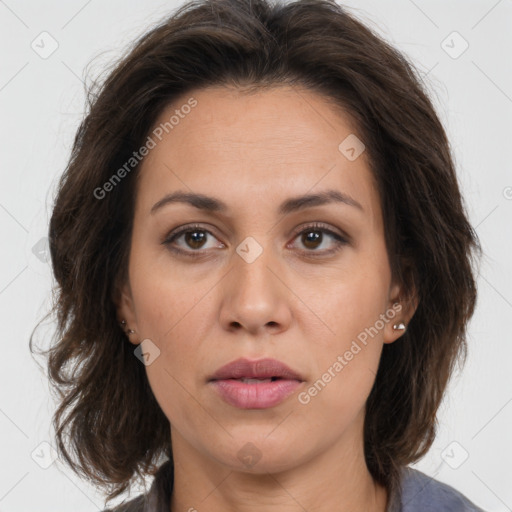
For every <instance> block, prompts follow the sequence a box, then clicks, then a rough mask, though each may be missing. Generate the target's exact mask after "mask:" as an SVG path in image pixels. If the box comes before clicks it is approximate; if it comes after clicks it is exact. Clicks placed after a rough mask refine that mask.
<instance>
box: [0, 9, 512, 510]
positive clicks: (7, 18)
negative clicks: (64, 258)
mask: <svg viewBox="0 0 512 512" xmlns="http://www.w3.org/2000/svg"><path fill="white" fill-rule="evenodd" d="M180 4H181V2H176V1H175V0H174V1H169V2H163V1H157V0H147V1H146V2H144V6H142V5H141V3H140V2H135V1H133V0H131V1H127V0H114V1H113V0H111V1H110V2H108V3H106V2H99V1H98V0H90V1H88V2H87V1H82V0H74V1H68V2H63V1H62V2H58V1H55V0H54V1H47V2H36V1H35V0H32V1H21V0H6V1H2V0H0V37H1V40H2V53H1V55H2V65H1V67H0V109H1V111H0V112H1V113H0V119H1V123H0V129H1V140H2V148H3V150H2V152H1V164H0V169H1V173H2V174H1V178H2V180H1V185H2V186H1V187H0V225H1V228H2V242H1V244H2V251H1V260H0V311H1V315H2V321H1V326H0V328H1V333H2V348H3V358H2V359H1V363H0V364H1V375H2V385H1V386H0V432H1V434H2V435H1V438H0V447H1V448H0V450H1V452H0V453H1V454H0V460H1V461H2V464H1V468H0V512H7V511H13V512H14V511H27V510H38V511H40V512H43V511H52V512H54V511H56V510H62V511H64V510H67V511H69V510H73V511H76V512H79V511H95V510H99V509H101V508H102V506H103V500H102V496H101V495H100V494H99V493H98V492H97V491H96V490H95V489H94V488H93V487H91V486H89V485H87V484H86V483H85V482H83V481H81V480H80V479H79V478H77V477H76V476H75V475H74V474H72V473H71V471H70V470H69V469H68V468H67V467H65V466H63V465H62V464H60V462H59V461H58V460H57V461H55V462H54V463H53V464H51V465H50V466H49V467H48V468H47V469H43V468H42V467H41V465H46V464H49V463H50V462H51V460H52V459H51V450H50V449H49V446H48V445H47V444H45V443H48V442H49V443H52V444H53V439H52V429H51V425H50V421H51V414H52V412H53V410H54V407H55V406H54V403H53V401H52V398H51V396H50V392H49V389H48V383H47V380H46V377H45V375H44V373H42V372H41V371H40V370H39V369H38V367H37V366H36V364H35V363H34V361H33V359H32V358H31V356H30V354H29V351H28V337H29V335H30V333H31V331H32V328H33V327H34V325H35V323H36V321H37V320H39V319H40V318H41V317H42V315H43V314H44V313H45V311H46V308H47V307H48V305H49V301H50V289H51V285H52V279H51V273H50V267H49V264H48V263H47V262H46V261H45V252H44V237H45V236H46V234H47V223H48V219H49V212H50V208H51V204H52V199H53V191H54V187H55V183H56V180H57V178H58V177H59V175H60V174H61V173H62V171H63V170H64V168H65V166H66V162H67V158H68V156H69V152H70V148H71V144H72V141H73V138H74V134H75V131H76V128H77V126H78V123H79V121H80V119H81V116H82V113H83V108H84V90H83V83H82V80H83V79H84V76H85V68H86V65H88V64H89V63H91V61H92V65H91V66H90V67H89V72H90V73H91V76H93V77H95V76H97V75H98V74H99V73H100V72H101V71H102V70H103V69H104V66H105V65H106V64H107V63H109V62H111V61H112V60H113V59H115V58H117V57H118V56H119V55H120V51H121V50H122V48H123V47H125V45H126V44H127V43H129V42H130V41H132V40H133V39H135V38H136V37H137V36H139V35H140V34H142V33H143V32H144V31H146V30H147V29H148V28H149V27H150V26H152V25H153V24H154V23H155V22H157V21H158V20H159V19H161V18H162V17H163V16H164V15H165V14H166V13H169V12H170V11H171V10H173V9H174V8H175V7H176V6H178V5H180ZM344 5H347V6H349V9H350V11H351V12H353V13H354V14H356V15H357V16H358V17H359V18H360V19H362V20H363V21H366V22H367V23H368V24H370V25H371V26H372V27H373V28H374V29H375V30H377V32H379V33H380V34H381V35H383V36H384V37H385V38H386V39H388V40H389V41H391V42H392V43H393V44H394V45H395V46H397V47H398V48H399V49H401V50H402V51H403V52H405V53H406V54H407V55H408V56H410V57H411V58H412V59H413V61H414V62H415V63H416V65H417V66H418V68H419V69H420V70H421V71H422V72H423V74H424V76H425V79H426V80H427V81H428V87H429V90H430V91H431V95H432V97H433V99H434V101H435V104H436V107H437V109H438V112H439V115H440V117H441V119H442V121H443V123H444V125H445V127H446V129H447V131H448V135H449V137H450V139H451V142H452V145H453V148H454V151H455V157H456V163H457V168H458V171H459V174H460V179H461V182H462V185H463V192H464V195H465V198H466V202H467V207H468V211H469V214H470V217H471V221H472V223H473V225H474V226H475V227H476V228H477V232H478V235H479V236H480V238H481V242H482V245H483V247H484V251H485V258H484V260H483V262H482V266H481V274H480V276H479V281H478V285H479V294H480V295H479V302H478V307H477V311H476V314H475V316H474V319H473V321H472V323H471V326H470V340H469V345H470V349H469V358H468V362H467V365H466V367H465V368H464V371H463V372H462V373H461V374H460V375H456V376H454V378H453V380H452V382H451V384H450V387H449V390H448V394H447V397H446V399H445V401H444V403H443V406H442V407H441V410H440V412H439V434H438V437H437V440H436V442H435V444H434V445H433V447H432V449H431V450H430V452H429V454H428V455H427V456H426V457H425V458H424V459H423V460H421V461H420V462H419V463H418V464H416V465H415V467H417V468H419V469H421V470H422V471H424V472H426V473H428V474H429V475H431V476H433V477H435V478H436V479H438V480H441V481H443V482H447V483H448V484H450V485H452V486H454V487H455V488H457V489H458V490H460V491H461V492H463V493H464V494H465V495H466V496H468V498H470V499H471V500H473V501H474V502H476V503H477V504H478V505H480V506H481V507H483V508H484V509H486V510H488V511H494V512H504V511H511V510H512V486H511V485H510V484H511V483H512V470H511V465H510V461H511V460H512V441H511V436H512V434H511V432H512V429H511V426H512V378H511V371H510V361H511V360H512V343H511V337H510V323H509V322H510V318H511V317H512V265H511V253H512V242H511V240H512V236H511V235H512V229H511V227H510V224H511V220H512V171H511V164H510V158H509V152H510V147H511V143H512V137H511V135H512V72H511V62H512V59H511V53H512V52H511V50H512V1H511V0H500V1H496V0H480V1H462V0H458V1H451V2H446V1H429V0H424V1H420V0H416V1H412V0H395V1H390V0H386V1H382V0H380V1H377V0H364V1H362V2H357V1H355V0H351V1H349V2H345V3H344ZM43 31H47V32H48V33H49V34H51V37H52V38H54V39H55V40H56V41H57V43H58V48H57V49H56V51H55V52H54V53H53V54H52V55H50V56H49V57H47V58H42V57H41V56H40V55H39V54H38V53H36V51H34V50H33V49H32V47H31V44H34V46H36V45H38V48H39V52H43V51H48V50H49V49H51V39H50V38H49V36H44V35H43V36H40V34H41V33H42V32H43ZM454 31H456V32H458V33H459V34H460V36H461V37H462V38H463V39H464V40H465V41H467V43H468V44H469V47H468V49H467V50H466V51H465V52H464V53H462V55H460V56H458V57H457V58H453V57H454V56H457V54H458V53H459V51H460V50H461V49H462V48H463V46H462V45H463V44H464V41H463V40H462V39H461V38H460V37H459V36H457V35H453V34H452V33H453V32H454ZM447 37H448V39H447ZM44 38H46V39H44ZM443 41H445V43H442V42H443ZM33 42H34V43H33ZM43 46H44V48H43ZM450 47H451V48H450ZM447 52H448V53H447ZM450 52H451V54H452V55H451V56H450V55H449V53H450ZM93 58H94V60H92V59H93ZM41 239H43V242H42V247H43V249H42V250H39V251H37V250H36V252H37V255H36V254H34V251H33V248H34V246H36V247H39V246H38V245H37V244H38V242H39V241H40V240H41ZM453 300H457V297H454V298H453ZM43 334H44V329H42V330H41V331H40V334H39V335H38V336H37V338H36V339H38V340H39V339H41V337H42V335H43ZM41 443H43V444H42V445H41ZM466 456H467V457H468V458H467V459H466V460H464V458H465V457H466ZM457 466H458V467H457ZM149 483H150V482H149Z"/></svg>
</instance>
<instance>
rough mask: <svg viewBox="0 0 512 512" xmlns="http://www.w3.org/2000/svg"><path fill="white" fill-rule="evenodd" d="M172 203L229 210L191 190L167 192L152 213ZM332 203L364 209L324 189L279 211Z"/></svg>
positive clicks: (284, 212)
mask: <svg viewBox="0 0 512 512" xmlns="http://www.w3.org/2000/svg"><path fill="white" fill-rule="evenodd" d="M172 203H186V204H189V205H191V206H193V207H194V208H197V209H198V210H204V211H208V212H218V213H225V212H227V211H228V210H229V208H228V206H227V204H226V203H224V202H223V201H221V200H220V199H217V198H215V197H211V196H207V195H204V194H195V193H191V192H181V191H177V192H173V193H171V194H167V195H166V196H164V197H163V198H162V199H160V200H159V201H158V202H156V203H155V204H154V205H153V207H152V208H151V211H150V213H151V214H154V213H155V212H156V211H157V210H160V209H161V208H163V207H164V206H166V205H168V204H172ZM330 203H342V204H346V205H348V206H353V207H355V208H357V209H359V210H361V211H364V209H363V207H362V206H361V204H360V203H358V202H357V201H356V200H355V199H353V198H352V197H350V196H349V195H347V194H344V193H342V192H339V191H338V190H333V189H330V190H324V191H322V192H319V193H316V194H305V195H302V196H296V197H291V198H289V199H287V200H286V201H284V202H283V203H281V205H280V206H279V209H278V211H277V213H278V214H280V215H287V214H289V213H292V212H296V211H299V210H304V209H306V208H312V207H314V206H322V205H325V204H330Z"/></svg>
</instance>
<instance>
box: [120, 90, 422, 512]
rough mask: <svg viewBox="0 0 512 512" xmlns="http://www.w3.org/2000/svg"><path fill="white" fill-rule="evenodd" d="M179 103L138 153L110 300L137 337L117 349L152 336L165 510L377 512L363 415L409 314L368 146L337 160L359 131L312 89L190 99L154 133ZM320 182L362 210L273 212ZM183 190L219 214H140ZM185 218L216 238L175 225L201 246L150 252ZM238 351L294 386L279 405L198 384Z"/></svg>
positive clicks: (169, 210) (203, 93) (338, 206)
mask: <svg viewBox="0 0 512 512" xmlns="http://www.w3.org/2000/svg"><path fill="white" fill-rule="evenodd" d="M190 97H194V98H195V99H196V100H197V102H198V104H197V106H196V107H195V108H194V109H192V110H191V112H190V113H189V114H188V115H186V116H184V118H183V119H180V121H179V124H177V125H176V126H174V128H173V130H172V131H169V133H168V134H166V135H165V137H163V138H162V141H161V142H158V144H157V145H156V147H155V148H153V149H152V150H151V151H150V152H149V154H148V155H147V156H146V157H145V159H144V161H143V163H142V167H141V169H140V176H139V178H140V181H139V183H138V190H137V195H136V207H135V214H134V225H133V232H132V244H131V249H130V259H129V282H127V283H125V285H124V287H123V289H122V291H121V294H120V298H119V300H118V302H117V306H118V314H119V318H120V319H126V321H127V325H128V327H129V328H131V329H133V330H135V334H132V335H131V336H130V341H131V342H132V343H134V344H136V345H137V344H139V343H141V341H142V340H145V339H150V340H151V342H152V343H154V345H153V346H157V347H158V349H159V350H160V354H159V355H158V357H156V358H155V359H154V361H152V362H151V364H149V365H147V366H146V372H147V376H148V379H149V382H150V385H151V388H152V390H153V393H154V395H155V397H156V399H157V401H158V403H159V405H160V406H161V408H162V410H163V412H164V413H165V415H166V416H167V418H168V419H169V421H170V423H171V435H172V450H173V454H174V464H175V478H174V490H173V496H172V500H171V510H172V511H191V510H194V509H196V510H199V511H200V510H208V511H209V512H217V511H218V512H221V511H222V512H229V511H233V512H235V511H236V512H253V511H260V510H266V511H268V512H272V511H276V512H277V511H279V512H283V511H284V512H292V511H293V512H295V511H297V512H298V511H303V510H304V509H306V510H308V511H310V512H313V511H315V512H323V511H331V510H338V511H349V510H350V511H356V510H357V511H380V512H384V511H385V508H386V504H387V500H388V496H387V493H386V490H385V489H384V488H383V487H381V486H380V485H377V484H376V483H375V482H374V480H373V479H372V477H371V475H370V473H369V471H368V468H367V466H366V463H365V459H364V452H363V424H364V414H365V410H364V407H365V402H366V400H367V397H368V395H369V393H370V391H371V388H372V386H373V383H374V380H375V376H376V373H377V369H378V365H379V358H380V355H381V352H382V348H383V345H384V343H393V342H395V341H396V340H397V339H398V338H399V337H400V336H401V335H402V332H403V331H397V330H394V329H393V324H396V323H397V322H399V321H403V322H405V323H406V324H407V323H408V321H409V320H410V318H411V317H412V315H413V314H414V310H415V307H414V301H408V302H407V304H409V305H408V306H407V305H406V303H405V302H404V300H403V299H404V297H405V296H407V295H409V296H410V290H404V289H403V288H402V287H401V286H400V284H399V283H395V282H393V281H392V279H391V270H390V266H389V260H388V256H387V252H386V246H385V242H384V223H383V218H382V212H381V207H380V199H379V196H378V193H377V190H376V188H375V186H374V183H373V179H372V175H371V172H370V170H369V165H368V161H367V158H366V153H365V152H363V153H362V154H361V155H360V156H359V157H358V158H357V159H355V160H354V161H350V160H348V159H347V158H346V157H345V156H344V155H343V154H342V153H341V152H340V151H339V150H338V145H339V144H340V143H341V142H342V141H343V140H344V139H345V138H346V137H347V136H348V135H350V134H356V133H357V132H356V131H355V129H354V126H353V125H352V123H351V121H350V119H349V118H348V116H346V115H343V114H342V112H340V111H335V110H334V109H333V107H332V105H330V104H329V103H328V102H327V101H326V99H325V98H324V97H322V96H319V95H317V94H316V93H314V92H312V91H308V90H304V89H297V88H291V87H287V86H279V87H273V88H272V89H269V90H265V91H260V92H258V93H256V94H252V95H247V94H243V93H242V92H240V91H239V90H237V89H234V88H227V87H215V88H213V87H210V88H206V89H202V90H197V91H193V92H191V93H189V94H187V95H186V96H184V97H183V98H181V99H180V101H175V102H174V103H173V105H172V106H169V108H167V109H166V110H165V111H164V112H162V114H161V116H160V118H159V120H158V121H157V122H156V123H155V126H157V125H159V124H160V123H161V122H165V121H166V120H168V119H169V118H170V117H171V115H172V114H173V113H174V111H175V109H176V108H180V106H181V105H183V104H185V103H186V101H187V99H188V98H190ZM326 189H335V190H338V191H339V192H342V193H344V194H347V195H349V196H351V197H352V198H353V199H354V200H356V201H357V202H358V203H360V205H361V206H362V210H361V209H359V208H357V207H354V206H351V205H347V204H343V203H331V204H326V205H321V206H314V207H311V208H307V209H304V210H301V211H297V212H292V213H289V214H287V215H284V216H283V215H279V214H278V213H277V207H278V206H279V205H280V204H281V202H283V201H284V200H286V199H288V198H290V197H294V196H298V195H302V194H305V193H316V192H320V191H322V190H326ZM178 190H181V191H184V192H194V193H201V194H206V195H209V196H214V197H216V198H218V199H220V200H222V201H223V202H225V203H226V204H227V205H228V207H229V210H228V211H227V212H226V213H223V214H220V213H211V212H205V211H201V210H199V209H196V208H194V207H192V206H191V205H188V204H185V203H172V204H167V205H166V206H164V207H162V208H161V209H159V210H157V211H156V212H154V213H153V214H152V213H151V212H150V210H151V208H152V206H153V205H154V204H155V203H157V202H158V201H159V200H160V199H162V197H163V196H165V195H166V194H168V193H171V192H175V191H178ZM315 221H317V222H322V223H324V224H325V225H326V226H327V227H328V228H329V229H332V230H333V231H334V232H336V233H339V234H340V235H343V234H345V235H348V237H349V241H348V243H346V244H344V245H340V246H338V245H337V244H336V241H335V239H333V238H332V237H331V236H329V234H327V233H325V232H322V231H321V233H322V236H323V238H322V241H317V242H314V241H313V242H311V241H309V242H308V238H307V233H311V231H313V233H315V232H317V231H316V230H315V229H313V230H312V229H309V231H306V233H305V234H303V235H301V234H300V233H301V232H302V231H303V227H305V228H307V225H308V224H309V223H311V222H315ZM189 223H199V224H200V225H201V229H202V230H207V231H209V232H210V233H211V234H206V238H205V239H204V240H203V241H200V242H199V243H198V242H196V243H195V244H194V240H195V239H194V238H190V237H189V238H186V236H184V235H182V236H181V237H180V238H179V239H177V240H175V241H174V243H173V244H172V245H173V246H175V247H176V246H177V247H179V248H181V249H183V250H185V251H188V254H190V253H193V252H194V251H196V252H202V253H203V255H202V256H201V257H198V258H195V259H194V258H192V257H190V256H187V255H179V254H176V253H174V252H172V250H171V249H170V246H169V245H165V244H162V241H163V240H164V239H165V238H166V236H167V235H168V234H169V233H170V232H171V231H173V230H176V228H179V227H180V226H185V225H187V224H189ZM201 233H204V231H201ZM249 236H250V237H253V238H254V239H255V240H256V241H257V243H258V244H259V246H261V249H262V251H263V252H262V253H261V254H260V255H259V256H258V257H257V258H256V259H255V260H254V261H253V262H251V263H248V262H247V261H246V260H245V259H243V258H242V257H240V256H239V254H238V253H237V252H236V249H237V247H238V246H239V245H240V244H241V242H242V241H243V240H244V239H245V238H246V237H249ZM196 240H197V239H196ZM199 240H201V239H199ZM187 242H188V244H187ZM336 247H338V248H339V250H338V251H336V252H334V253H332V254H327V252H328V251H329V250H330V249H335V248H336ZM251 250H254V248H253V249H251ZM313 253H314V254H316V255H317V256H316V257H314V255H313ZM253 254H254V253H253ZM395 303H399V304H400V305H401V307H402V309H401V311H400V313H399V314H397V315H396V316H395V317H394V319H393V320H391V321H389V322H387V323H386V324H385V326H384V328H382V329H380V330H379V332H378V334H377V335H376V336H374V337H373V338H370V339H369V341H368V343H367V345H366V346H364V345H361V344H360V345H361V347H362V349H361V350H360V352H358V353H357V355H355V356H354V357H353V359H352V360H351V361H349V362H348V364H346V366H344V367H343V369H342V371H340V372H338V373H337V374H336V376H335V377H334V378H332V379H331V381H330V382H329V383H328V384H327V385H326V386H325V387H324V388H323V389H322V390H321V392H319V393H318V394H317V395H316V396H314V397H311V400H310V401H309V403H307V404H304V403H300V401H299V400H298V395H299V393H300V392H303V391H305V390H307V389H309V388H310V387H311V386H312V384H313V383H314V382H315V381H317V380H318V379H319V378H321V377H322V375H323V374H324V373H325V372H327V370H328V369H329V368H330V367H332V366H333V364H334V362H335V361H336V360H337V357H338V356H339V355H343V354H345V353H346V351H347V350H349V349H350V347H351V344H352V342H353V340H356V337H357V335H358V334H359V333H361V332H362V331H364V330H365V328H369V327H370V326H374V325H375V323H376V321H377V320H378V319H379V315H382V314H385V313H386V311H389V310H390V309H392V306H393V304H395ZM145 343H147V342H145ZM239 357H247V358H249V359H260V358H263V357H272V358H276V359H278V360H280V361H283V362H284V363H285V364H287V365H288V366H289V367H291V368H292V369H294V370H295V371H297V372H299V373H300V374H301V375H302V377H303V379H304V380H305V382H304V383H302V384H301V386H300V388H299V389H298V390H297V391H296V392H295V393H294V394H292V395H291V396H290V397H288V398H287V399H286V400H285V401H284V402H282V403H280V404H279V405H277V406H275V407H272V408H268V409H251V410H247V409H238V408H236V407H233V406H231V405H229V404H227V403H226V402H224V401H223V400H222V399H221V398H220V396H219V395H218V394H217V393H216V392H215V391H214V390H213V389H212V386H211V385H210V384H208V383H207V380H208V378H209V377H210V376H211V374H212V373H213V372H214V371H215V370H217V369H218V368H219V367H221V366H223V365H224V364H226V363H228V362H230V361H233V360H235V359H237V358H239ZM248 442H250V443H252V444H253V445H254V446H255V447H256V450H257V453H258V454H259V455H260V459H259V460H258V461H257V462H256V463H255V464H254V465H252V466H248V465H247V464H245V463H244V462H243V461H242V460H240V459H239V457H238V455H239V453H244V450H247V448H244V446H245V445H246V443H248Z"/></svg>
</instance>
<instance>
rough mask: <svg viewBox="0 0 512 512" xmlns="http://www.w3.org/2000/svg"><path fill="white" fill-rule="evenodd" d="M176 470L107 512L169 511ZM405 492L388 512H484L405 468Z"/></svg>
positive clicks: (165, 469)
mask: <svg viewBox="0 0 512 512" xmlns="http://www.w3.org/2000/svg"><path fill="white" fill-rule="evenodd" d="M172 481H173V470H172V464H171V463H170V461H167V462H165V463H164V464H163V465H162V466H161V467H160V468H159V470H158V472H157V473H156V475H155V479H154V481H153V483H152V485H151V488H150V490H149V491H148V493H147V494H142V495H140V496H137V497H136V498H133V499H132V500H130V501H127V502H125V503H123V504H122V505H119V506H118V507H116V508H114V509H106V510H104V511H103V512H169V510H170V503H171V501H170V500H171V493H172ZM400 482H401V489H402V492H401V494H400V493H395V494H394V495H393V496H391V497H390V500H389V503H388V508H387V510H386V512H484V511H483V510H482V509H481V508H479V507H477V506H476V505H474V504H473V503H472V502H471V501H469V500H468V499H467V498H466V497H465V496H464V495H463V494H461V493H460V492H459V491H457V490H456V489H454V488H453V487H451V486H449V485H447V484H444V483H442V482H439V481H437V480H434V479H433V478H431V477H430V476H428V475H426V474H425V473H422V472H421V471H418V470H416V469H413V468H411V467H405V468H403V469H402V474H401V481H400Z"/></svg>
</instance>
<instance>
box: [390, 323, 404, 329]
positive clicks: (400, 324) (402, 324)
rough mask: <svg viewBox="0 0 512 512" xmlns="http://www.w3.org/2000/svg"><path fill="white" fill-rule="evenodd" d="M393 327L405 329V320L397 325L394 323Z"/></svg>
mask: <svg viewBox="0 0 512 512" xmlns="http://www.w3.org/2000/svg"><path fill="white" fill-rule="evenodd" d="M393 329H394V330H395V331H405V324H404V323H403V322H400V323H398V324H395V325H393Z"/></svg>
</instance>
